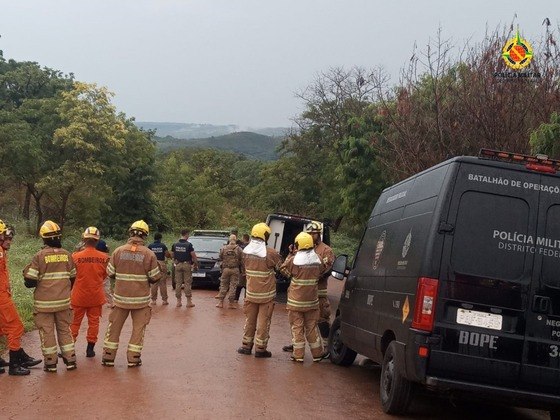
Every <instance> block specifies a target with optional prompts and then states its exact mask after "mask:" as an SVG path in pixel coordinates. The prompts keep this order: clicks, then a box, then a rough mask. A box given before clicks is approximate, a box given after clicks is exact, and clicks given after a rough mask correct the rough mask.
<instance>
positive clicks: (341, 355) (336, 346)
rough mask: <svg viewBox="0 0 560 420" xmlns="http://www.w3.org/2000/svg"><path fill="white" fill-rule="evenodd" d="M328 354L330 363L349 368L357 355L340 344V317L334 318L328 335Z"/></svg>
mask: <svg viewBox="0 0 560 420" xmlns="http://www.w3.org/2000/svg"><path fill="white" fill-rule="evenodd" d="M329 353H330V354H331V356H330V359H331V362H332V363H334V364H335V365H339V366H350V365H351V364H352V363H354V360H355V359H356V356H357V353H356V352H355V351H354V350H352V349H351V348H350V347H348V346H346V344H344V343H343V342H342V338H341V336H340V317H336V319H335V320H334V322H333V324H332V326H331V332H330V334H329Z"/></svg>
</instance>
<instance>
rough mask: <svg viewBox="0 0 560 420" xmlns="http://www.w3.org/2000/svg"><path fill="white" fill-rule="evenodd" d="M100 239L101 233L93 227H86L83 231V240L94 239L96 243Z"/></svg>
mask: <svg viewBox="0 0 560 420" xmlns="http://www.w3.org/2000/svg"><path fill="white" fill-rule="evenodd" d="M100 237H101V233H100V232H99V229H97V228H96V227H95V226H90V227H88V228H87V229H86V230H85V231H84V233H82V238H83V239H95V240H96V241H98V240H99V238H100Z"/></svg>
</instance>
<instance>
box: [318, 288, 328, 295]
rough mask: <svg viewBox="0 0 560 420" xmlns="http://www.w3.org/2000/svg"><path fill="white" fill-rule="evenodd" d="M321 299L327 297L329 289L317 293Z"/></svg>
mask: <svg viewBox="0 0 560 420" xmlns="http://www.w3.org/2000/svg"><path fill="white" fill-rule="evenodd" d="M317 294H318V296H319V297H327V296H328V295H327V289H319V291H318V292H317Z"/></svg>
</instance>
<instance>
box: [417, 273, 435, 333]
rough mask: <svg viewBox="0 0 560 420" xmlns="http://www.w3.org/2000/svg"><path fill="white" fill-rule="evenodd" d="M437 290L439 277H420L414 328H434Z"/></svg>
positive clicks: (427, 329)
mask: <svg viewBox="0 0 560 420" xmlns="http://www.w3.org/2000/svg"><path fill="white" fill-rule="evenodd" d="M437 290H438V280H437V279H431V278H429V277H420V278H419V279H418V288H417V289H416V304H415V306H414V318H413V319H412V328H415V329H417V330H422V331H429V332H431V331H432V330H433V329H434V319H435V311H436V298H437Z"/></svg>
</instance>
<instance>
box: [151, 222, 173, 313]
mask: <svg viewBox="0 0 560 420" xmlns="http://www.w3.org/2000/svg"><path fill="white" fill-rule="evenodd" d="M148 248H149V249H151V250H152V252H153V253H154V254H156V258H157V260H158V265H159V269H160V271H161V274H162V277H161V279H160V281H158V282H157V283H154V284H152V286H151V293H152V305H155V304H156V301H157V295H158V289H159V292H160V294H161V300H162V301H163V302H162V305H169V302H167V263H166V259H167V258H171V253H170V252H169V250H168V249H167V246H166V245H165V244H164V243H163V242H161V233H159V232H157V233H156V234H155V235H154V242H152V243H151V244H150V245H148Z"/></svg>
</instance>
